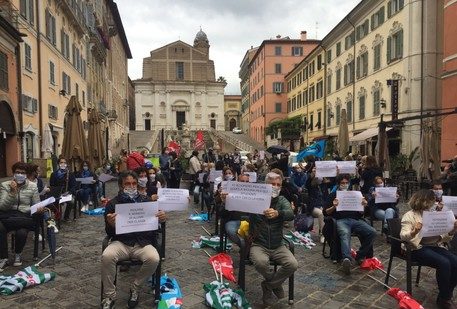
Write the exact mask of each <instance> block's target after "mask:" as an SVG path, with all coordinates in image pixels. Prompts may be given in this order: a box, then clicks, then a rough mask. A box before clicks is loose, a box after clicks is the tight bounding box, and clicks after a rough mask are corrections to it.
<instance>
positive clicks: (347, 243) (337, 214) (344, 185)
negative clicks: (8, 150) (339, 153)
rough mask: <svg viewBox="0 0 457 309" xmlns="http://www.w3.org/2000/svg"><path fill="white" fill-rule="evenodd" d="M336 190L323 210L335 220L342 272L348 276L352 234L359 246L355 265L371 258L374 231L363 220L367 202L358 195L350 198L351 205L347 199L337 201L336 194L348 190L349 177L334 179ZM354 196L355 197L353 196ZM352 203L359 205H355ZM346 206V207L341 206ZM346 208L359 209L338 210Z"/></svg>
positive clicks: (350, 261) (340, 176)
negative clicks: (358, 241) (356, 238)
mask: <svg viewBox="0 0 457 309" xmlns="http://www.w3.org/2000/svg"><path fill="white" fill-rule="evenodd" d="M336 182H337V185H338V189H337V192H335V193H332V194H330V196H329V200H328V202H327V205H326V207H325V209H324V211H325V213H326V214H327V215H329V216H332V217H333V218H335V219H336V230H337V234H338V236H339V240H340V243H341V257H342V259H343V260H342V262H341V265H342V266H343V271H344V272H345V273H346V274H347V275H349V274H350V273H351V266H352V257H351V234H352V233H354V234H356V235H357V237H358V238H359V240H360V243H361V246H360V249H359V250H358V251H357V256H356V258H355V260H356V262H357V264H360V263H361V262H362V261H363V260H364V259H365V258H369V257H373V242H374V239H375V238H376V230H375V229H374V228H373V227H372V226H370V225H369V224H368V223H367V222H366V221H365V220H363V212H364V211H363V210H364V208H365V207H366V206H367V204H368V203H367V200H366V199H365V198H363V197H362V196H361V194H360V192H358V193H359V195H360V199H358V198H354V197H352V198H351V200H352V204H350V203H349V201H350V200H349V198H347V199H346V201H345V203H343V202H342V201H341V204H340V201H339V200H338V198H337V195H338V192H344V193H345V192H347V191H348V190H349V182H350V175H349V174H340V175H338V177H337V179H336ZM354 196H355V195H354ZM354 203H356V204H357V203H360V204H359V205H356V204H354ZM343 204H347V205H343ZM343 206H344V207H348V208H351V209H354V208H360V210H359V211H354V210H343V209H340V208H343Z"/></svg>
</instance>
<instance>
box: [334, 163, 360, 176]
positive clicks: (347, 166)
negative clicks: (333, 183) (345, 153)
mask: <svg viewBox="0 0 457 309" xmlns="http://www.w3.org/2000/svg"><path fill="white" fill-rule="evenodd" d="M356 163H357V162H356V161H337V162H336V165H337V166H338V171H339V173H340V174H351V175H354V174H355V173H356V172H357V164H356Z"/></svg>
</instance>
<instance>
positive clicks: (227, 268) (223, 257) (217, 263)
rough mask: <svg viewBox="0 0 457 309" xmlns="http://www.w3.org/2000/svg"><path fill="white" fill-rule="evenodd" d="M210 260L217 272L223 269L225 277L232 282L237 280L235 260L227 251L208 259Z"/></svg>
mask: <svg viewBox="0 0 457 309" xmlns="http://www.w3.org/2000/svg"><path fill="white" fill-rule="evenodd" d="M208 262H209V263H210V264H211V265H212V266H213V268H214V270H215V271H216V272H217V273H220V272H221V271H222V274H223V275H224V277H225V278H226V279H228V280H230V281H232V282H236V278H235V275H234V274H233V260H232V258H231V257H230V255H228V254H227V253H219V254H216V255H213V256H212V257H210V258H209V259H208Z"/></svg>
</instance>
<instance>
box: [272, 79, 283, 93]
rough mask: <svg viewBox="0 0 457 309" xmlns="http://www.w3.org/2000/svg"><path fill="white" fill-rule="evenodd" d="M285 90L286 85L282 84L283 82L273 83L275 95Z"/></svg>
mask: <svg viewBox="0 0 457 309" xmlns="http://www.w3.org/2000/svg"><path fill="white" fill-rule="evenodd" d="M283 88H284V83H281V82H274V83H273V92H274V93H282V91H283Z"/></svg>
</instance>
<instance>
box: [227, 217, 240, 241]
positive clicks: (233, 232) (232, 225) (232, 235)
mask: <svg viewBox="0 0 457 309" xmlns="http://www.w3.org/2000/svg"><path fill="white" fill-rule="evenodd" d="M240 223H241V221H240V220H232V221H227V222H226V223H225V233H227V237H228V238H229V239H230V240H231V241H232V242H234V243H235V244H237V245H238V246H241V239H240V236H239V235H238V230H239V229H240Z"/></svg>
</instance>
